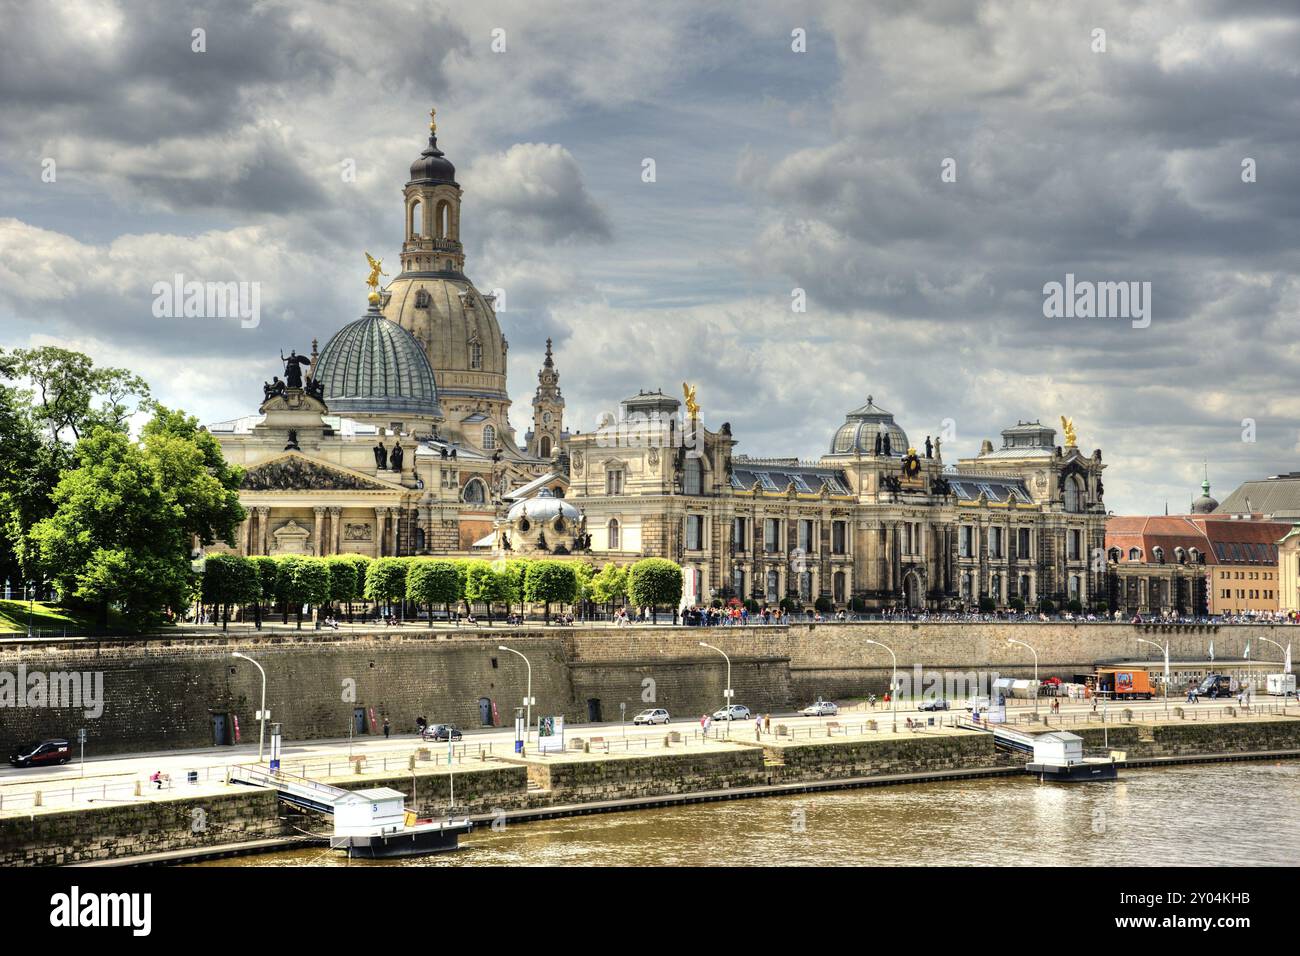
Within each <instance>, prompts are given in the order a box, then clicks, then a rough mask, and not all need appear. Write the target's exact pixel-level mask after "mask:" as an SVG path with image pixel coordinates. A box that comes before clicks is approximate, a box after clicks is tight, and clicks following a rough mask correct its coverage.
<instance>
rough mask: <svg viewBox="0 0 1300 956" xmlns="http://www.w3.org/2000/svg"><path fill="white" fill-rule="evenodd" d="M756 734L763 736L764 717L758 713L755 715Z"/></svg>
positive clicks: (756, 735)
mask: <svg viewBox="0 0 1300 956" xmlns="http://www.w3.org/2000/svg"><path fill="white" fill-rule="evenodd" d="M754 736H755V737H762V736H763V718H762V717H760V716H759V715H758V714H755V715H754Z"/></svg>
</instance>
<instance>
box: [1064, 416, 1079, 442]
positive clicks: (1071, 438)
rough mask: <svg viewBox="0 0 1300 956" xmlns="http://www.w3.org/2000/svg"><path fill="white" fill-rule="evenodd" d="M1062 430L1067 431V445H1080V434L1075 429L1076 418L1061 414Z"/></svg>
mask: <svg viewBox="0 0 1300 956" xmlns="http://www.w3.org/2000/svg"><path fill="white" fill-rule="evenodd" d="M1061 431H1063V432H1065V447H1066V448H1074V447H1075V446H1076V445H1078V443H1079V441H1078V439H1079V436H1078V435H1077V434H1076V433H1075V431H1074V419H1073V418H1066V417H1065V416H1064V415H1062V416H1061Z"/></svg>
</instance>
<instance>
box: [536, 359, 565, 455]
mask: <svg viewBox="0 0 1300 956" xmlns="http://www.w3.org/2000/svg"><path fill="white" fill-rule="evenodd" d="M537 382H538V384H537V391H536V392H535V393H534V394H533V430H532V432H531V433H530V434H529V436H528V454H530V455H532V456H533V457H534V458H545V459H548V460H549V459H551V458H554V457H555V456H556V455H558V454H559V453H560V437H561V435H562V434H563V432H564V397H563V396H562V395H561V394H560V385H559V382H560V373H559V372H557V371H555V359H554V358H552V356H551V340H550V339H547V340H546V361H545V362H543V363H542V369H541V371H540V372H538V373H537Z"/></svg>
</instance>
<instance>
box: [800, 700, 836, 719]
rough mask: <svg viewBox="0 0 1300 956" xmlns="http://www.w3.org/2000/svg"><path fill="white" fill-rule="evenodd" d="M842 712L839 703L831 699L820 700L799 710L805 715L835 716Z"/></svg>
mask: <svg viewBox="0 0 1300 956" xmlns="http://www.w3.org/2000/svg"><path fill="white" fill-rule="evenodd" d="M839 712H840V708H839V705H838V704H834V703H832V702H831V701H829V700H818V701H814V702H813V703H811V704H809V705H808V706H807V707H805V708H804V709H803V710H801V711H799V713H800V714H802V715H803V716H805V717H834V716H835V715H836V714H838V713H839Z"/></svg>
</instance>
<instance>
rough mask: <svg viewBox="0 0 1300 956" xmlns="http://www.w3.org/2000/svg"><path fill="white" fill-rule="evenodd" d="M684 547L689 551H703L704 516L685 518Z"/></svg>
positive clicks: (688, 516)
mask: <svg viewBox="0 0 1300 956" xmlns="http://www.w3.org/2000/svg"><path fill="white" fill-rule="evenodd" d="M686 547H687V550H690V551H703V550H704V516H703V515H687V516H686Z"/></svg>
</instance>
